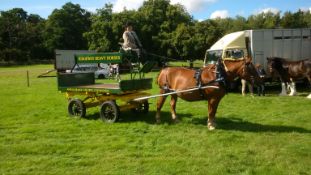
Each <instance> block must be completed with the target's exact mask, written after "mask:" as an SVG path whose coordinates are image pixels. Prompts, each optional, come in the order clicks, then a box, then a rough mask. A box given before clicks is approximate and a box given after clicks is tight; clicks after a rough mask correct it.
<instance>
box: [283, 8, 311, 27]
mask: <svg viewBox="0 0 311 175" xmlns="http://www.w3.org/2000/svg"><path fill="white" fill-rule="evenodd" d="M305 16H307V13H306V14H305V13H304V12H303V11H301V10H298V11H297V12H296V13H291V12H285V13H284V16H283V18H282V20H281V26H282V27H283V28H303V27H308V22H309V23H310V21H305V19H306V18H305Z"/></svg>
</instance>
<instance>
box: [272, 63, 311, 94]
mask: <svg viewBox="0 0 311 175" xmlns="http://www.w3.org/2000/svg"><path fill="white" fill-rule="evenodd" d="M267 60H268V67H269V70H270V73H271V74H273V73H274V72H276V73H277V74H278V75H279V76H280V79H281V82H282V92H281V93H280V95H287V93H286V88H285V86H286V84H288V86H289V88H290V90H291V92H290V94H289V95H290V96H293V95H296V93H297V91H296V87H295V81H297V80H298V79H303V78H307V79H308V80H309V83H310V87H311V59H305V60H299V61H289V60H286V59H284V58H279V57H271V58H267ZM307 98H311V94H310V95H309V96H308V97H307Z"/></svg>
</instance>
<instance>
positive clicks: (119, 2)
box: [0, 0, 311, 20]
mask: <svg viewBox="0 0 311 175" xmlns="http://www.w3.org/2000/svg"><path fill="white" fill-rule="evenodd" d="M66 2H69V1H68V0H50V1H46V0H0V10H9V9H12V8H14V7H20V8H23V9H24V10H25V11H27V12H28V13H33V14H38V15H40V16H41V17H43V18H47V17H48V16H49V15H50V14H51V13H52V11H53V9H55V8H61V7H62V5H64V4H65V3H66ZM70 2H72V3H77V4H80V5H81V7H82V8H84V9H87V10H89V11H91V12H95V9H97V8H101V7H103V6H104V5H105V4H106V3H112V4H113V5H114V11H115V12H119V11H120V10H122V9H123V7H126V8H127V9H137V8H138V7H139V6H141V4H142V2H143V0H73V1H70ZM171 3H172V4H174V3H181V4H183V5H184V6H185V7H186V9H187V11H188V12H189V13H190V14H191V15H192V16H193V17H194V19H197V20H204V19H209V18H214V17H223V18H224V17H235V16H237V15H240V16H244V17H247V16H249V15H252V14H256V13H259V12H263V11H264V12H266V11H272V12H278V11H280V12H281V14H282V13H283V12H285V11H292V12H296V11H297V10H298V9H302V10H304V11H308V10H309V12H310V10H311V0H248V1H247V0H171Z"/></svg>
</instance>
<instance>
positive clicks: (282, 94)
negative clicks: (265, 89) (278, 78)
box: [279, 93, 287, 96]
mask: <svg viewBox="0 0 311 175" xmlns="http://www.w3.org/2000/svg"><path fill="white" fill-rule="evenodd" d="M279 96H287V94H284V93H280V94H279Z"/></svg>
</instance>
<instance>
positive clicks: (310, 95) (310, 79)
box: [307, 75, 311, 99]
mask: <svg viewBox="0 0 311 175" xmlns="http://www.w3.org/2000/svg"><path fill="white" fill-rule="evenodd" d="M308 80H309V89H310V90H311V75H310V76H309V77H308ZM307 98H309V99H311V93H310V94H309V95H308V96H307Z"/></svg>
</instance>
